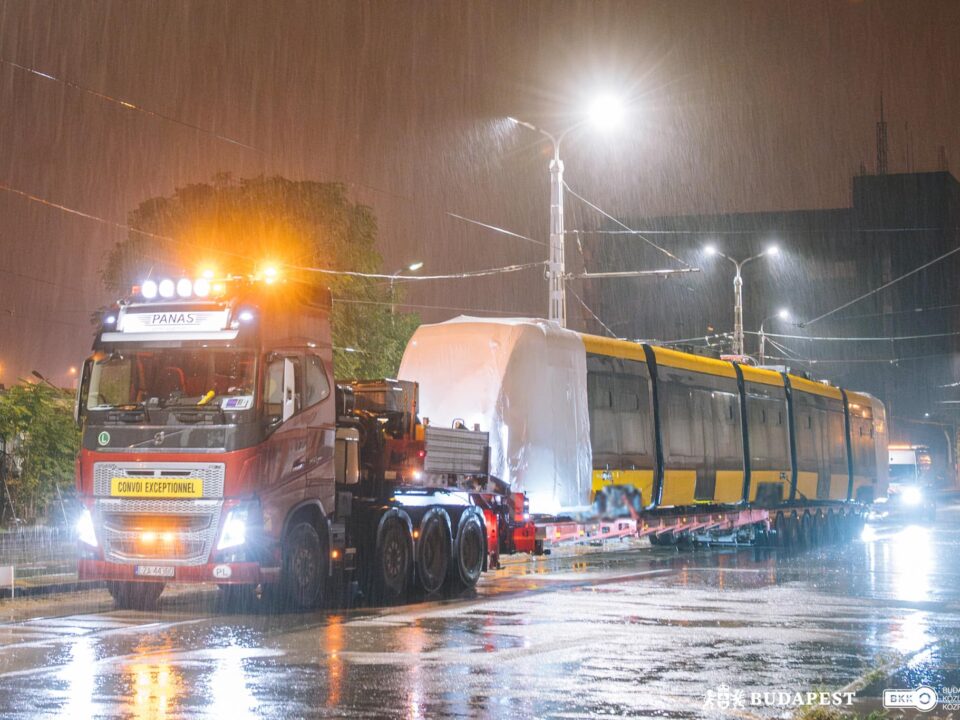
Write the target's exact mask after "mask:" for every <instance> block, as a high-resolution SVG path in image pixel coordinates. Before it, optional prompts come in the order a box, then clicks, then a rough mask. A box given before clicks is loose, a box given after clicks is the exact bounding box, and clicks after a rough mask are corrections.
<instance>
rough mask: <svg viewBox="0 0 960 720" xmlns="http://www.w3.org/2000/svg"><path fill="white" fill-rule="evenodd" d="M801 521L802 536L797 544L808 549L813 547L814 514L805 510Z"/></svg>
mask: <svg viewBox="0 0 960 720" xmlns="http://www.w3.org/2000/svg"><path fill="white" fill-rule="evenodd" d="M799 521H800V537H799V538H798V539H799V542H798V543H797V545H798V546H799V547H802V548H804V549H806V550H809V549H810V548H812V547H813V516H812V515H811V514H810V513H808V512H805V513H804V514H803V516H802V517H801V518H799Z"/></svg>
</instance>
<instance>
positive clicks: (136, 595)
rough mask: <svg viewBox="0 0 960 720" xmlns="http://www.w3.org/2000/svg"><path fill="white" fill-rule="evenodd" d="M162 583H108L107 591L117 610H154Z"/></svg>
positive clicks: (162, 586)
mask: <svg viewBox="0 0 960 720" xmlns="http://www.w3.org/2000/svg"><path fill="white" fill-rule="evenodd" d="M163 588H164V583H157V582H108V583H107V590H109V591H110V595H111V597H113V605H114V607H115V608H116V609H117V610H156V609H157V601H158V600H159V599H160V593H162V592H163Z"/></svg>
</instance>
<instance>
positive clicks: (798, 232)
mask: <svg viewBox="0 0 960 720" xmlns="http://www.w3.org/2000/svg"><path fill="white" fill-rule="evenodd" d="M571 192H573V191H572V190H571ZM939 229H940V228H936V227H902V228H848V229H846V230H843V232H856V233H871V234H874V233H913V232H933V231H935V230H939ZM566 232H567V233H569V234H571V235H584V236H586V235H636V234H638V233H643V234H644V235H698V236H699V235H705V236H707V237H714V236H718V235H762V234H764V232H765V231H764V230H718V229H715V228H714V229H710V230H703V229H701V230H663V229H661V230H652V229H650V228H644V229H642V230H567V231H566ZM784 232H785V233H789V234H790V235H827V234H832V231H827V230H805V229H803V228H790V229H788V230H784Z"/></svg>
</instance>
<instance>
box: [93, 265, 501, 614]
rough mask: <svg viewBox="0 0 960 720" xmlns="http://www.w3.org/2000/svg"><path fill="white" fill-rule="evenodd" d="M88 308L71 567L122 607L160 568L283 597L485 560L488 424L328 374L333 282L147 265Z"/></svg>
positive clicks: (152, 588)
mask: <svg viewBox="0 0 960 720" xmlns="http://www.w3.org/2000/svg"><path fill="white" fill-rule="evenodd" d="M134 291H135V292H134V293H133V294H132V295H131V297H130V298H128V299H126V300H123V301H121V302H119V303H117V304H116V305H114V306H113V307H110V308H108V309H106V310H104V311H102V312H101V314H100V318H99V320H100V322H99V326H98V328H97V331H96V338H95V340H94V344H93V354H92V356H91V357H90V358H88V359H87V360H86V362H85V363H84V366H83V372H82V376H81V382H80V385H79V391H78V397H77V419H78V421H79V422H80V423H81V424H82V429H83V440H82V449H81V452H80V455H79V458H78V461H77V486H78V489H79V491H80V496H81V498H82V500H83V503H84V508H85V509H84V512H83V515H82V518H81V521H80V524H79V547H80V559H79V575H80V577H81V579H101V580H105V581H106V583H107V587H108V588H109V590H110V592H111V594H112V595H113V597H114V599H115V602H116V604H117V606H118V607H125V608H145V607H148V606H151V605H153V604H154V603H155V602H156V600H157V598H158V597H159V595H160V593H161V592H162V590H163V588H164V585H165V583H167V582H177V583H193V582H216V583H218V584H219V585H220V586H221V587H222V588H224V589H226V590H227V591H230V590H233V591H236V590H237V589H242V590H244V591H247V592H248V591H250V590H252V589H254V588H260V589H261V590H262V591H264V592H266V593H268V594H271V595H273V596H275V597H276V598H277V599H279V600H280V601H281V602H282V603H283V604H285V605H286V606H288V607H293V608H310V607H315V606H318V605H321V604H324V603H326V602H328V601H330V600H331V598H332V596H333V595H336V594H337V593H338V591H339V590H340V589H341V588H343V587H345V586H349V583H346V582H344V581H345V580H346V579H348V578H350V577H353V578H355V579H357V580H359V582H360V585H361V587H362V588H363V589H364V590H365V591H366V592H367V593H368V594H373V595H376V596H378V597H380V598H383V599H386V600H389V599H391V598H400V597H403V596H404V595H405V594H407V593H408V592H409V591H411V590H413V589H414V588H417V589H419V590H420V591H422V592H426V593H431V592H435V591H438V590H440V589H441V588H443V587H444V586H446V587H451V586H452V587H454V588H463V587H471V586H473V585H474V584H475V583H476V582H477V580H478V578H479V576H480V573H481V572H482V570H483V569H484V568H485V567H486V566H487V565H488V564H489V563H491V562H495V561H496V556H497V551H498V549H499V541H498V540H497V536H496V530H497V526H498V524H503V523H506V522H510V521H511V519H512V517H513V515H512V514H511V513H512V510H511V509H510V508H506V507H504V506H503V503H499V504H498V503H497V501H495V500H494V501H493V504H491V503H488V502H487V501H486V500H485V499H484V494H486V495H487V496H489V497H493V496H492V495H490V492H489V491H491V490H492V489H494V488H493V487H492V483H493V481H492V480H491V479H490V478H489V476H488V475H487V472H486V468H487V464H486V463H487V456H486V448H487V435H486V433H481V432H477V431H474V430H469V429H466V428H457V429H453V428H451V429H446V428H429V427H426V428H425V427H423V426H422V425H420V424H419V421H418V418H417V388H416V385H415V384H414V383H401V382H398V381H386V380H384V381H375V382H363V383H350V384H345V385H339V386H338V385H337V384H336V383H335V381H334V368H333V351H332V347H331V334H330V321H329V310H330V296H329V293H328V292H326V291H323V290H318V289H316V288H311V287H307V286H304V285H299V284H294V283H283V282H279V281H277V280H276V279H275V278H272V277H271V278H268V281H267V282H263V281H257V280H253V279H248V278H229V279H227V280H224V281H213V280H211V279H207V278H198V279H191V278H180V279H164V280H161V281H159V282H154V281H146V282H144V283H143V285H141V286H140V287H138V288H135V289H134Z"/></svg>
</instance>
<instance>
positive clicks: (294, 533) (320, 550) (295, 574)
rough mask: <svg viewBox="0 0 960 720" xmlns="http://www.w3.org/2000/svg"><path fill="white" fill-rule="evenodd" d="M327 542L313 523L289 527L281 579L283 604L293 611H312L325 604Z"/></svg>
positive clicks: (302, 523) (284, 543) (281, 599)
mask: <svg viewBox="0 0 960 720" xmlns="http://www.w3.org/2000/svg"><path fill="white" fill-rule="evenodd" d="M327 570H328V553H327V549H326V543H324V541H323V540H321V539H320V534H319V533H318V532H317V530H316V528H315V527H313V525H311V524H310V523H307V522H301V523H297V524H296V525H294V526H293V527H292V528H290V531H289V532H288V533H287V537H286V539H285V540H284V542H283V571H282V575H281V578H280V602H281V605H282V606H284V607H287V608H290V609H292V610H310V609H312V608H315V607H317V606H319V605H321V604H322V603H323V601H324V600H325V594H326V589H327Z"/></svg>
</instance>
